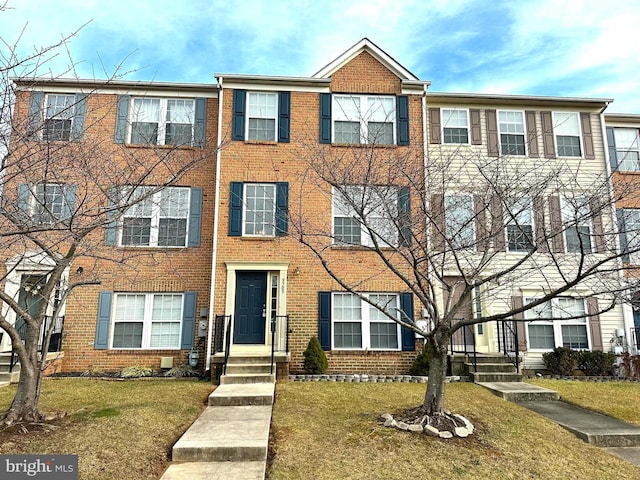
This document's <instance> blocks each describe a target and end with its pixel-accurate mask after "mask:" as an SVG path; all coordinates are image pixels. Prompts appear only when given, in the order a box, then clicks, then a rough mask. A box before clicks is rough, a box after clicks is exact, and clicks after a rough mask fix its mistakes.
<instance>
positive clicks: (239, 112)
mask: <svg viewBox="0 0 640 480" xmlns="http://www.w3.org/2000/svg"><path fill="white" fill-rule="evenodd" d="M246 103H247V91H246V90H234V91H233V131H232V139H233V140H244V116H245V106H246Z"/></svg>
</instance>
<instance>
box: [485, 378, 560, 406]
mask: <svg viewBox="0 0 640 480" xmlns="http://www.w3.org/2000/svg"><path fill="white" fill-rule="evenodd" d="M476 383H477V384H478V385H480V386H482V387H484V388H486V389H488V390H490V391H491V392H492V393H493V394H494V395H497V396H498V397H501V398H504V399H505V400H508V401H510V402H516V403H520V402H533V401H542V402H545V401H548V400H559V399H560V394H559V393H558V392H556V391H554V390H549V389H548V388H542V387H538V386H537V385H531V384H529V383H525V382H476Z"/></svg>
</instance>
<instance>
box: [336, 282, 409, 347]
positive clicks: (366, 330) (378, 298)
mask: <svg viewBox="0 0 640 480" xmlns="http://www.w3.org/2000/svg"><path fill="white" fill-rule="evenodd" d="M364 296H365V297H367V298H368V299H369V300H370V301H371V302H372V303H374V304H376V305H378V306H379V307H380V308H382V309H383V310H384V311H385V312H387V313H388V314H389V315H391V316H392V317H394V318H398V312H399V310H398V307H399V301H398V300H399V299H398V295H396V294H392V293H369V294H364ZM332 306H333V312H332V315H331V318H332V322H333V325H332V332H333V339H332V341H333V345H332V349H335V350H364V349H367V350H400V346H401V343H400V326H399V325H398V323H396V322H395V321H393V320H392V319H390V318H389V317H388V316H387V315H386V314H385V313H383V312H381V311H380V310H378V309H377V308H376V307H374V306H373V305H371V304H370V303H368V302H367V301H365V300H363V299H361V298H359V297H358V296H356V295H353V294H351V293H333V301H332Z"/></svg>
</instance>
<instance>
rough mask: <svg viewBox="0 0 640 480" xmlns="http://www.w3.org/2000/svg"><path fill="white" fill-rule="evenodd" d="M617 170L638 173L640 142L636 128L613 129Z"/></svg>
mask: <svg viewBox="0 0 640 480" xmlns="http://www.w3.org/2000/svg"><path fill="white" fill-rule="evenodd" d="M613 134H614V136H615V142H616V154H617V157H618V170H620V171H623V172H637V171H640V141H639V140H638V129H637V128H618V127H616V128H614V129H613Z"/></svg>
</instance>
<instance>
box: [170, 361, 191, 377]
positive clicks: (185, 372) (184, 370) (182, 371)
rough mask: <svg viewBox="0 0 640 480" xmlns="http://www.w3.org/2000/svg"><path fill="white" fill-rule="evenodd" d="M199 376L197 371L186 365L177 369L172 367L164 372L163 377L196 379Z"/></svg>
mask: <svg viewBox="0 0 640 480" xmlns="http://www.w3.org/2000/svg"><path fill="white" fill-rule="evenodd" d="M198 375H199V373H198V371H197V370H194V369H193V368H192V367H191V365H188V364H186V363H183V364H181V365H180V366H179V367H173V368H171V369H169V370H167V371H166V372H164V376H165V377H175V378H182V377H197V376H198Z"/></svg>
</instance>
